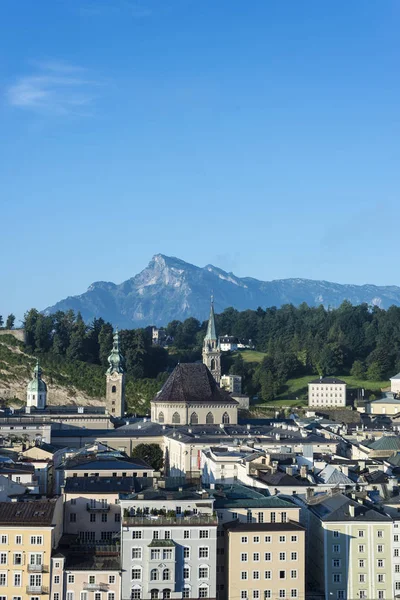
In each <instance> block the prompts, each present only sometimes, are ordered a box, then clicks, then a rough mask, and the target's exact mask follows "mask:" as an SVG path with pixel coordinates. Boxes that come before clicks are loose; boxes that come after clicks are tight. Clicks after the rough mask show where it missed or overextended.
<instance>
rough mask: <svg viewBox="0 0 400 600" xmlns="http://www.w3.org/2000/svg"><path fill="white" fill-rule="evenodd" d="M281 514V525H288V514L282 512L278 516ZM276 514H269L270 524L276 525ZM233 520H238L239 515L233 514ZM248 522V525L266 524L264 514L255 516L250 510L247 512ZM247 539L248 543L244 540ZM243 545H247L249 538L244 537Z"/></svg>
mask: <svg viewBox="0 0 400 600" xmlns="http://www.w3.org/2000/svg"><path fill="white" fill-rule="evenodd" d="M279 514H280V522H281V523H287V521H288V516H287V512H285V511H284V512H281V513H278V516H279ZM276 516H277V515H276V512H270V513H269V522H270V523H276V522H277V518H276ZM232 518H233V519H237V518H238V513H232ZM247 522H248V523H256V522H258V523H264V513H263V512H259V513H257V514H256V515H254V514H253V511H251V510H248V511H247ZM244 539H246V541H245V542H244V541H243V540H244ZM242 544H247V537H246V536H243V537H242Z"/></svg>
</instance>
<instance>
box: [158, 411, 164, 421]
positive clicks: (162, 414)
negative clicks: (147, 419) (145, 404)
mask: <svg viewBox="0 0 400 600" xmlns="http://www.w3.org/2000/svg"><path fill="white" fill-rule="evenodd" d="M158 422H159V423H164V413H163V412H162V411H161V412H159V413H158Z"/></svg>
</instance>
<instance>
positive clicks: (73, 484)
mask: <svg viewBox="0 0 400 600" xmlns="http://www.w3.org/2000/svg"><path fill="white" fill-rule="evenodd" d="M145 479H146V478H145ZM142 480H143V478H142V477H141V478H139V481H138V478H137V477H67V480H66V483H65V488H64V491H65V493H67V494H78V493H79V494H80V493H89V494H93V493H99V494H107V493H109V494H112V493H115V492H116V493H118V492H121V493H131V492H137V491H139V490H140V489H141V484H140V481H142Z"/></svg>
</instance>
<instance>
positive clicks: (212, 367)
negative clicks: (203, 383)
mask: <svg viewBox="0 0 400 600" xmlns="http://www.w3.org/2000/svg"><path fill="white" fill-rule="evenodd" d="M211 371H215V358H212V359H211Z"/></svg>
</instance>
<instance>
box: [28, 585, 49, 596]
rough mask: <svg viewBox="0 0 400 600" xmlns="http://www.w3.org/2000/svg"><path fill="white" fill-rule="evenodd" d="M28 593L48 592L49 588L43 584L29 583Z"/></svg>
mask: <svg viewBox="0 0 400 600" xmlns="http://www.w3.org/2000/svg"><path fill="white" fill-rule="evenodd" d="M26 593H27V594H48V593H49V588H48V587H44V586H43V585H27V586H26Z"/></svg>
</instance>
